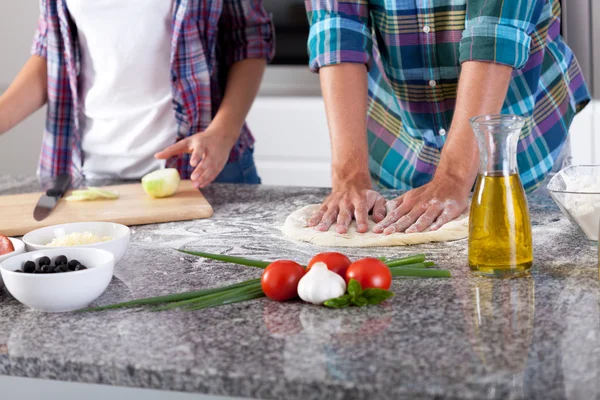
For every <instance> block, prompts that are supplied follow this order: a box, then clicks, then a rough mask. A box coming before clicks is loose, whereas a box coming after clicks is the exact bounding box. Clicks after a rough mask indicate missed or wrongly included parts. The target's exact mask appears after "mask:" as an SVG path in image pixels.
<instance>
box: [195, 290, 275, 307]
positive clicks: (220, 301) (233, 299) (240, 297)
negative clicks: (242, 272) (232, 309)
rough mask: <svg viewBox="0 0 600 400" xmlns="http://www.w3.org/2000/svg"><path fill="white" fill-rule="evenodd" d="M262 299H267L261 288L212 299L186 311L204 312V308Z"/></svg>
mask: <svg viewBox="0 0 600 400" xmlns="http://www.w3.org/2000/svg"><path fill="white" fill-rule="evenodd" d="M261 297H265V294H264V292H263V291H262V289H261V288H257V289H255V290H252V291H248V292H244V293H236V294H232V295H230V296H226V297H225V296H223V297H220V298H214V299H210V300H207V301H202V302H199V303H198V304H196V305H191V306H188V307H186V308H185V309H186V310H190V311H194V310H202V309H204V308H210V307H217V306H222V305H225V304H233V303H239V302H241V301H246V300H252V299H258V298H261Z"/></svg>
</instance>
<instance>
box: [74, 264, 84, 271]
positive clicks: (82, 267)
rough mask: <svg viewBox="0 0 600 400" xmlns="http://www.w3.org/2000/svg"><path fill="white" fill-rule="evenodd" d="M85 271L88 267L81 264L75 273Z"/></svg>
mask: <svg viewBox="0 0 600 400" xmlns="http://www.w3.org/2000/svg"><path fill="white" fill-rule="evenodd" d="M84 269H87V267H86V266H85V265H82V264H79V265H78V266H76V267H75V271H83V270H84Z"/></svg>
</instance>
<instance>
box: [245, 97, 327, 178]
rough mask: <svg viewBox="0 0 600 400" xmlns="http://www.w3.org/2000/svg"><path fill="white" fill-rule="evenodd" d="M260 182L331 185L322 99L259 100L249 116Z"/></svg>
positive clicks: (271, 98) (267, 98)
mask: <svg viewBox="0 0 600 400" xmlns="http://www.w3.org/2000/svg"><path fill="white" fill-rule="evenodd" d="M248 124H249V125H250V128H251V130H252V132H253V133H254V135H255V136H256V139H257V143H256V149H255V153H254V155H255V160H256V166H257V168H258V171H259V174H260V176H261V178H262V180H263V183H265V184H269V185H293V186H330V185H331V166H330V163H331V156H330V144H329V133H328V130H327V118H326V116H325V106H324V104H323V99H322V98H321V97H293V96H289V97H284V96H274V97H260V98H258V99H257V100H256V101H255V103H254V106H253V107H252V111H251V112H250V115H249V116H248Z"/></svg>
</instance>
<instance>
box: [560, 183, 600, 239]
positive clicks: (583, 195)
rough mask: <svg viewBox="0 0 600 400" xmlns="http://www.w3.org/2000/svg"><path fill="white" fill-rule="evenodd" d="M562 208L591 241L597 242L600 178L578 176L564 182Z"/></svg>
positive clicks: (599, 218)
mask: <svg viewBox="0 0 600 400" xmlns="http://www.w3.org/2000/svg"><path fill="white" fill-rule="evenodd" d="M566 183H567V187H566V189H565V190H566V191H567V192H577V194H573V193H564V194H563V196H564V206H565V208H566V209H567V211H569V213H570V214H571V216H572V217H573V218H574V219H575V220H576V221H577V223H578V224H579V226H580V227H581V230H583V232H584V233H585V234H586V236H587V237H588V238H589V239H591V240H598V230H599V229H600V177H594V176H579V177H577V178H574V179H572V180H569V181H567V182H566Z"/></svg>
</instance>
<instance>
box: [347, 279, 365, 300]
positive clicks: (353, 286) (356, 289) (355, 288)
mask: <svg viewBox="0 0 600 400" xmlns="http://www.w3.org/2000/svg"><path fill="white" fill-rule="evenodd" d="M362 292H363V290H362V287H361V286H360V283H358V281H357V280H356V279H350V283H348V294H349V295H350V297H351V298H352V299H357V298H358V297H360V295H361V294H362Z"/></svg>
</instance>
